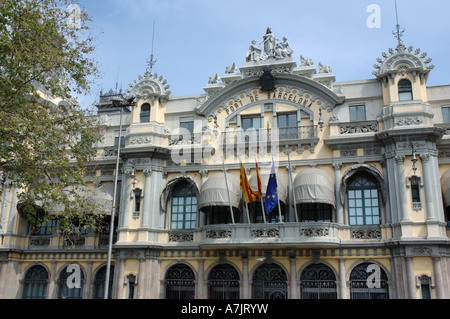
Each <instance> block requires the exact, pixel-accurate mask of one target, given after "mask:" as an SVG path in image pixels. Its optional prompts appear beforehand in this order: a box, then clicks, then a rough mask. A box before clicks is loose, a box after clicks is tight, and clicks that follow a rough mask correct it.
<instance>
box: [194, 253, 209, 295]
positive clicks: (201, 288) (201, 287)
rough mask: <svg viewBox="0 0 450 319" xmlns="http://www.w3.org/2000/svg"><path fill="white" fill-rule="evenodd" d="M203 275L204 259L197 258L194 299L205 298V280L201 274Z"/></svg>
mask: <svg viewBox="0 0 450 319" xmlns="http://www.w3.org/2000/svg"><path fill="white" fill-rule="evenodd" d="M204 275H205V260H203V259H199V260H198V280H197V294H196V299H206V298H207V296H206V293H205V282H204V279H203V276H204Z"/></svg>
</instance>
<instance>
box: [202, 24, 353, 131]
mask: <svg viewBox="0 0 450 319" xmlns="http://www.w3.org/2000/svg"><path fill="white" fill-rule="evenodd" d="M277 41H278V40H277V37H275V36H274V35H273V33H272V31H271V30H270V28H268V29H267V32H266V34H265V35H264V36H263V39H262V42H261V43H260V45H262V46H258V45H257V41H255V40H253V41H252V42H251V45H250V47H249V49H248V51H247V54H246V55H245V62H244V63H243V64H242V66H241V67H240V68H239V69H238V68H237V67H236V65H235V64H234V63H233V65H232V66H227V67H226V70H225V74H224V75H223V76H219V75H218V73H216V74H215V75H214V76H211V77H210V79H209V82H208V85H207V86H206V87H205V88H204V90H205V92H206V96H205V97H204V98H203V99H199V101H198V105H197V113H198V114H199V115H202V116H205V117H207V118H208V121H209V122H211V121H212V120H214V119H216V118H217V115H218V114H220V113H221V112H227V113H230V112H231V113H232V112H236V110H238V109H240V108H243V107H244V108H245V107H246V106H247V105H248V104H249V103H254V102H256V101H254V100H252V99H258V101H264V100H271V101H274V100H280V101H285V102H289V103H293V105H295V104H296V103H297V104H299V105H300V106H302V107H307V108H321V109H323V110H326V111H328V112H331V111H332V110H333V109H334V107H335V106H336V105H339V104H342V103H343V102H344V100H345V97H344V96H343V94H342V89H341V88H340V87H338V86H336V85H335V76H334V75H333V73H332V69H331V67H330V66H328V65H322V63H319V65H318V70H317V69H316V67H315V66H314V62H313V61H312V59H311V58H304V57H303V56H300V64H299V65H298V64H297V63H296V62H295V60H294V57H293V55H294V52H293V50H292V49H291V48H290V45H289V43H288V39H287V38H286V37H284V38H283V41H282V42H277ZM264 77H266V78H264ZM272 79H273V80H272ZM266 80H269V89H268V88H267V87H265V85H264V84H262V83H266V84H267V81H266ZM270 81H273V83H270Z"/></svg>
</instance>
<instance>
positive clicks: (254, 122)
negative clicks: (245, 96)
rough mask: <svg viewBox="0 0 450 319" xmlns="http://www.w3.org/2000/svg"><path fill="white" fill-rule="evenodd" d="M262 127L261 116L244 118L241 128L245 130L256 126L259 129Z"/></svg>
mask: <svg viewBox="0 0 450 319" xmlns="http://www.w3.org/2000/svg"><path fill="white" fill-rule="evenodd" d="M261 127H262V125H261V117H260V116H258V117H245V118H242V124H241V128H242V129H243V130H244V131H245V130H248V129H249V128H254V129H256V130H259V129H260V128H261Z"/></svg>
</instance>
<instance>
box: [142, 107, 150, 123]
mask: <svg viewBox="0 0 450 319" xmlns="http://www.w3.org/2000/svg"><path fill="white" fill-rule="evenodd" d="M148 122H150V104H148V103H145V104H143V105H142V106H141V123H148Z"/></svg>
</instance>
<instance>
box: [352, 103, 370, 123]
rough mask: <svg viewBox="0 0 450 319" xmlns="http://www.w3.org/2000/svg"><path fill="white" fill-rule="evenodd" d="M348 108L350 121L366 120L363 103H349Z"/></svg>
mask: <svg viewBox="0 0 450 319" xmlns="http://www.w3.org/2000/svg"><path fill="white" fill-rule="evenodd" d="M349 110H350V122H358V121H365V120H366V106H365V105H351V106H349Z"/></svg>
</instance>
